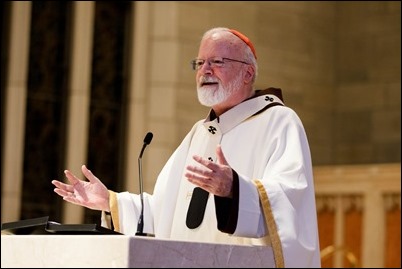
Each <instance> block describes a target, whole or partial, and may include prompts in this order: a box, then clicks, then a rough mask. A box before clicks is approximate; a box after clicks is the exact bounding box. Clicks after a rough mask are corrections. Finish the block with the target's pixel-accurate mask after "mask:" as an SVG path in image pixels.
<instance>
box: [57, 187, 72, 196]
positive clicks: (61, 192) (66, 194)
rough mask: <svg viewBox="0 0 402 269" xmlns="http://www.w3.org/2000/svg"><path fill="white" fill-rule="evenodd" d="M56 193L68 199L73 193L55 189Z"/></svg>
mask: <svg viewBox="0 0 402 269" xmlns="http://www.w3.org/2000/svg"><path fill="white" fill-rule="evenodd" d="M54 192H55V193H57V194H58V195H60V196H61V197H63V198H64V197H67V196H69V195H70V193H71V192H68V191H65V190H63V189H59V188H55V189H54Z"/></svg>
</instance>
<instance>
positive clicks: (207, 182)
mask: <svg viewBox="0 0 402 269" xmlns="http://www.w3.org/2000/svg"><path fill="white" fill-rule="evenodd" d="M185 177H186V178H187V180H188V181H190V182H191V183H193V184H194V185H197V186H199V187H203V188H208V189H209V188H211V187H212V185H211V183H212V181H211V179H210V178H207V177H203V176H200V175H197V174H193V173H188V172H187V173H185Z"/></svg>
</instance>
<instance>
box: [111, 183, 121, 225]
mask: <svg viewBox="0 0 402 269" xmlns="http://www.w3.org/2000/svg"><path fill="white" fill-rule="evenodd" d="M109 206H110V213H111V214H112V222H113V226H114V230H115V231H116V232H119V233H120V222H119V208H118V206H117V194H116V193H115V192H114V191H111V190H109Z"/></svg>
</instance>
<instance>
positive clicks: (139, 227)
mask: <svg viewBox="0 0 402 269" xmlns="http://www.w3.org/2000/svg"><path fill="white" fill-rule="evenodd" d="M153 137H154V135H153V134H152V133H151V132H148V133H147V135H146V136H145V138H144V144H143V145H142V149H141V153H140V156H139V157H138V171H139V182H140V199H141V213H140V217H139V218H138V224H137V232H136V233H135V235H145V236H146V235H147V234H146V233H144V232H143V230H144V194H143V193H144V191H143V183H144V180H143V179H142V154H144V150H145V148H146V146H148V145H149V144H150V143H151V141H152V138H153Z"/></svg>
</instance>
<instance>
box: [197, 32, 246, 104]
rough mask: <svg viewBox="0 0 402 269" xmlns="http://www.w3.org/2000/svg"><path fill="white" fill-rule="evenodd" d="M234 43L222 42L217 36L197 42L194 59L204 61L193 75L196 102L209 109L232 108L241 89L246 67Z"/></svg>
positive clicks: (220, 37)
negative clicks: (197, 49)
mask: <svg viewBox="0 0 402 269" xmlns="http://www.w3.org/2000/svg"><path fill="white" fill-rule="evenodd" d="M238 46H239V45H238V44H236V43H234V42H229V41H227V39H226V40H225V39H224V38H223V37H222V36H221V34H219V36H218V34H217V35H216V36H212V37H211V38H208V39H204V40H203V41H202V42H201V45H200V49H199V53H198V58H197V59H202V60H205V62H204V63H203V64H202V66H200V67H199V69H198V70H197V74H196V84H197V93H198V99H199V101H200V103H201V104H203V105H205V106H209V107H215V106H219V107H228V108H230V107H233V106H234V105H236V104H237V103H238V101H237V96H238V95H239V94H241V91H242V90H243V87H244V83H243V81H244V79H243V78H244V74H245V69H244V67H245V66H246V65H245V64H243V63H240V62H236V61H230V60H226V59H225V58H227V59H234V60H238V61H244V59H243V58H242V57H241V56H240V54H239V51H241V50H240V49H239V48H238Z"/></svg>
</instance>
